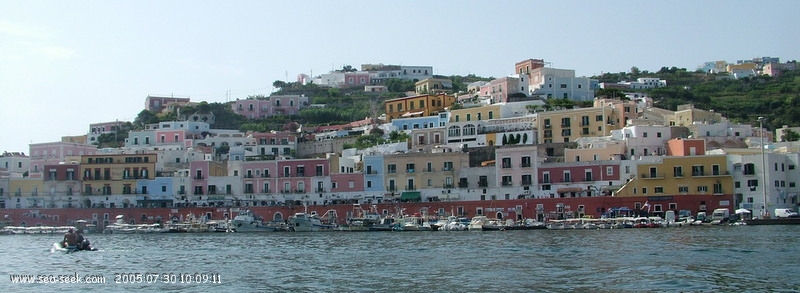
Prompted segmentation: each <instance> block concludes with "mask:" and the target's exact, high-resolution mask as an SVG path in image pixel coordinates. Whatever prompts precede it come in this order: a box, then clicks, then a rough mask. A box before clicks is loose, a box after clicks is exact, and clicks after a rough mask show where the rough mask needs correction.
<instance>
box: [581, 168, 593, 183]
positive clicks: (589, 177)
mask: <svg viewBox="0 0 800 293" xmlns="http://www.w3.org/2000/svg"><path fill="white" fill-rule="evenodd" d="M583 175H584V176H585V177H586V179H585V180H584V181H594V178H592V170H586V171H585V173H584V174H583Z"/></svg>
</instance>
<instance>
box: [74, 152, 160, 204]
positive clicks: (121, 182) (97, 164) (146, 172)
mask: <svg viewBox="0 0 800 293" xmlns="http://www.w3.org/2000/svg"><path fill="white" fill-rule="evenodd" d="M156 159H157V155H156V154H122V155H116V154H114V155H111V154H101V155H90V156H81V161H80V174H81V175H80V176H81V180H82V181H83V195H85V196H95V195H106V196H107V195H115V194H143V193H146V192H145V191H143V190H139V189H137V186H136V182H137V180H140V179H149V180H153V179H154V178H155V175H156Z"/></svg>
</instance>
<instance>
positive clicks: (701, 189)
mask: <svg viewBox="0 0 800 293" xmlns="http://www.w3.org/2000/svg"><path fill="white" fill-rule="evenodd" d="M697 192H700V193H705V192H708V186H705V185H702V186H698V187H697Z"/></svg>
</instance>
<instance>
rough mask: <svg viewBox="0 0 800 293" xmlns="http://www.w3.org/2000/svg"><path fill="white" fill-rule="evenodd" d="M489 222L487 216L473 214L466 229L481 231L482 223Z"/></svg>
mask: <svg viewBox="0 0 800 293" xmlns="http://www.w3.org/2000/svg"><path fill="white" fill-rule="evenodd" d="M488 222H489V218H487V217H486V216H475V217H472V220H471V221H470V222H469V226H467V230H470V231H483V225H485V224H486V223H488Z"/></svg>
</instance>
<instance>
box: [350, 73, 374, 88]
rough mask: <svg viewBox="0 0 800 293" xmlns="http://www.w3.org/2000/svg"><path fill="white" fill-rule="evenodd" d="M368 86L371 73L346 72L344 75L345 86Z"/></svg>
mask: <svg viewBox="0 0 800 293" xmlns="http://www.w3.org/2000/svg"><path fill="white" fill-rule="evenodd" d="M368 84H370V82H369V72H366V71H356V72H345V74H344V85H345V86H364V85H368Z"/></svg>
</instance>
